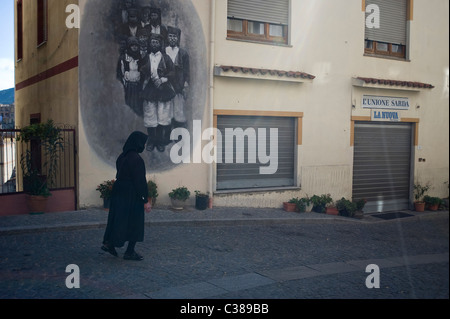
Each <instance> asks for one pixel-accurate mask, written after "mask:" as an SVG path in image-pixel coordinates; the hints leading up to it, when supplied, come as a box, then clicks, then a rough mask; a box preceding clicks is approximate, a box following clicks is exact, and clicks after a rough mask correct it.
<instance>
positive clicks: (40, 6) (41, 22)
mask: <svg viewBox="0 0 450 319" xmlns="http://www.w3.org/2000/svg"><path fill="white" fill-rule="evenodd" d="M45 42H47V0H37V45H38V46H40V45H42V44H44V43H45Z"/></svg>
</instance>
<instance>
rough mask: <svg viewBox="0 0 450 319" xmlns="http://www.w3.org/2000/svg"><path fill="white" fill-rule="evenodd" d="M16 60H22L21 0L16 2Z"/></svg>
mask: <svg viewBox="0 0 450 319" xmlns="http://www.w3.org/2000/svg"><path fill="white" fill-rule="evenodd" d="M16 22H17V57H16V58H17V60H18V61H19V60H22V58H23V9H22V0H17V21H16Z"/></svg>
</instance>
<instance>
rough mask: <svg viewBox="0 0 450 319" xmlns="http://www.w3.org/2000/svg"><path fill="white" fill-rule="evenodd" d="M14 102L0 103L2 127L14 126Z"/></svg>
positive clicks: (0, 122) (0, 123)
mask: <svg viewBox="0 0 450 319" xmlns="http://www.w3.org/2000/svg"><path fill="white" fill-rule="evenodd" d="M14 118H15V115H14V103H13V104H0V125H1V127H2V128H14ZM1 127H0V128H1Z"/></svg>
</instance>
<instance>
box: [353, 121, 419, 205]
mask: <svg viewBox="0 0 450 319" xmlns="http://www.w3.org/2000/svg"><path fill="white" fill-rule="evenodd" d="M411 139H412V128H411V124H410V123H395V124H393V123H369V122H357V123H355V143H354V158H353V195H352V197H353V199H362V198H365V199H366V200H367V201H368V202H367V204H366V206H365V209H364V212H365V213H369V212H379V211H390V210H401V209H408V208H409V194H410V174H411V172H410V167H411V148H412V140H411Z"/></svg>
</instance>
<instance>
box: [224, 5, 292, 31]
mask: <svg viewBox="0 0 450 319" xmlns="http://www.w3.org/2000/svg"><path fill="white" fill-rule="evenodd" d="M228 17H230V18H235V19H244V20H251V21H259V22H267V23H274V24H283V25H287V24H288V21H289V0H277V1H273V0H228Z"/></svg>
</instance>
